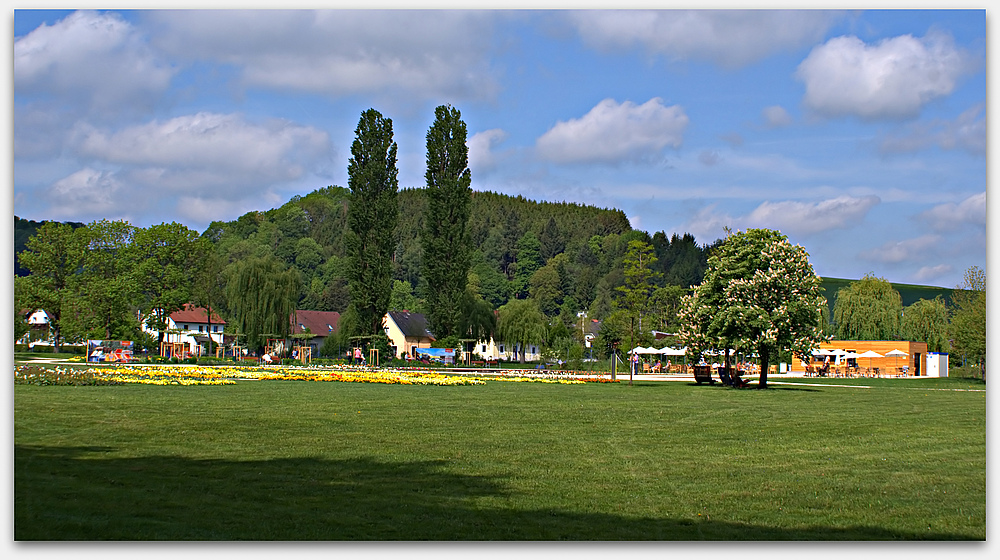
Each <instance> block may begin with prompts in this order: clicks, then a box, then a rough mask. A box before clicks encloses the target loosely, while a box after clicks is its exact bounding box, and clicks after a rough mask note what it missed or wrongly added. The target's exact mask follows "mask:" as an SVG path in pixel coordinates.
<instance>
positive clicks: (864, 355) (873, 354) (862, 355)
mask: <svg viewBox="0 0 1000 560" xmlns="http://www.w3.org/2000/svg"><path fill="white" fill-rule="evenodd" d="M858 357H859V358H868V367H872V358H881V357H882V354H879V353H878V352H876V351H874V350H866V351H864V352H862V353H860V354H858Z"/></svg>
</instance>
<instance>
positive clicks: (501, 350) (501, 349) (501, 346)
mask: <svg viewBox="0 0 1000 560" xmlns="http://www.w3.org/2000/svg"><path fill="white" fill-rule="evenodd" d="M500 352H501V353H502V352H504V349H503V344H501V345H500Z"/></svg>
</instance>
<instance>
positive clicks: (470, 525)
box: [14, 379, 986, 540]
mask: <svg viewBox="0 0 1000 560" xmlns="http://www.w3.org/2000/svg"><path fill="white" fill-rule="evenodd" d="M810 382H811V381H810ZM804 383H806V381H805V380H802V382H801V384H797V385H777V384H776V385H773V386H772V388H771V389H769V390H765V391H760V390H733V389H727V388H723V387H719V386H707V385H705V386H696V385H694V384H689V383H684V382H659V383H654V382H642V383H637V384H635V385H634V386H631V387H630V386H628V385H627V384H626V383H622V384H620V385H619V384H614V385H612V384H586V385H551V384H540V383H509V382H499V381H498V382H490V383H487V384H486V385H484V386H463V387H437V386H401V385H374V384H356V383H324V382H280V381H273V382H269V381H260V382H252V381H247V382H239V383H237V384H236V385H229V386H195V387H179V386H166V387H164V386H144V385H125V386H100V387H67V386H31V385H15V386H14V444H15V450H14V538H15V539H16V540H136V539H138V540H567V539H568V540H623V539H624V540H898V539H904V540H908V539H935V540H936V539H945V540H952V539H960V540H984V539H985V538H986V393H985V391H984V389H985V386H984V385H981V384H976V383H975V382H970V381H966V380H957V379H922V380H849V381H844V380H826V381H823V382H820V384H821V385H823V384H825V385H824V386H811V385H806V384H804ZM844 383H850V384H853V385H869V386H871V388H845V387H835V386H832V385H834V384H844Z"/></svg>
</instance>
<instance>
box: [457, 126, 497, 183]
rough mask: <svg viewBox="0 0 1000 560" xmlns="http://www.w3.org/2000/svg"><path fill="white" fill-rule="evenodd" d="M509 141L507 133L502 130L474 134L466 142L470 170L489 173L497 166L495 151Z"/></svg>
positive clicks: (493, 129) (495, 129)
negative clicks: (505, 141)
mask: <svg viewBox="0 0 1000 560" xmlns="http://www.w3.org/2000/svg"><path fill="white" fill-rule="evenodd" d="M506 139H507V133H506V132H505V131H504V130H503V129H500V128H492V129H490V130H484V131H482V132H477V133H475V134H473V135H472V136H471V137H469V139H468V140H467V141H466V143H465V145H466V146H468V147H469V169H471V170H472V171H473V172H487V171H491V170H492V169H494V168H495V167H496V165H497V159H498V155H497V154H496V152H495V150H496V148H497V147H498V146H500V144H502V143H503V142H504V140H506Z"/></svg>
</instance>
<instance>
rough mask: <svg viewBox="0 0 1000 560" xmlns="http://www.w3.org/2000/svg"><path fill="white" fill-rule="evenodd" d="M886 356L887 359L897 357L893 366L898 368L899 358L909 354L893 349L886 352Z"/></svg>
mask: <svg viewBox="0 0 1000 560" xmlns="http://www.w3.org/2000/svg"><path fill="white" fill-rule="evenodd" d="M885 356H886V357H887V358H888V357H889V356H893V357H895V358H896V359H895V360H894V361H893V363H892V365H893V367H896V366H898V365H899V357H900V356H909V354H907V353H906V352H903V351H902V350H897V349H895V348H893V349H892V350H890V351H888V352H886V353H885Z"/></svg>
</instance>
